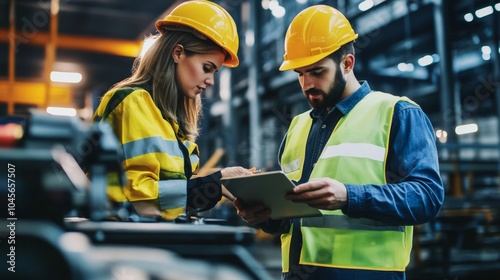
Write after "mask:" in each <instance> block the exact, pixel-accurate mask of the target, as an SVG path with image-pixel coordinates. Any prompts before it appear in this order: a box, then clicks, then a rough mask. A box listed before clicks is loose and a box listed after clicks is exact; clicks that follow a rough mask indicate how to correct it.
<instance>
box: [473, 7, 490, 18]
mask: <svg viewBox="0 0 500 280" xmlns="http://www.w3.org/2000/svg"><path fill="white" fill-rule="evenodd" d="M492 13H493V7H492V6H487V7H484V8H481V9H479V10H477V11H476V12H475V14H476V17H478V18H482V17H485V16H488V15H491V14H492Z"/></svg>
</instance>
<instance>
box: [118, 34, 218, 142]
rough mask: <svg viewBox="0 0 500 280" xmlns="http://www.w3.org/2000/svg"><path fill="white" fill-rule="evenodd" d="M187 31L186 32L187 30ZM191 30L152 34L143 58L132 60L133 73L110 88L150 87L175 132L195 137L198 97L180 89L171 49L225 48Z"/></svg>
mask: <svg viewBox="0 0 500 280" xmlns="http://www.w3.org/2000/svg"><path fill="white" fill-rule="evenodd" d="M186 31H187V32H186ZM200 35H201V34H199V33H198V32H196V31H194V30H192V29H191V30H187V29H186V28H183V29H182V31H171V30H166V31H165V32H164V33H163V34H160V35H154V36H151V37H153V38H155V39H156V41H155V43H154V44H153V46H152V47H151V48H150V49H149V50H148V51H147V53H146V54H145V55H144V56H143V57H142V58H139V57H138V58H137V59H136V60H135V61H134V65H133V68H132V75H131V76H130V77H128V78H126V79H124V80H123V81H121V82H118V83H116V84H115V85H114V86H113V87H112V89H117V88H123V87H134V86H135V87H144V86H145V85H148V86H149V87H151V89H150V90H151V92H150V94H151V96H152V98H153V101H154V102H155V104H156V106H157V107H158V109H159V110H160V111H161V113H162V114H163V117H164V118H165V119H166V120H167V121H169V122H171V123H177V124H178V125H179V131H178V136H179V137H180V138H183V139H188V140H191V141H195V140H196V138H197V137H198V135H199V131H198V120H199V118H200V116H201V107H202V104H201V97H200V96H199V95H197V96H196V98H195V99H188V98H186V97H185V96H184V94H183V93H182V91H181V90H180V88H179V86H178V82H177V76H176V71H175V69H176V64H175V63H174V60H173V58H172V51H173V49H174V47H175V46H176V45H177V44H180V45H182V46H183V47H184V50H185V53H186V55H187V56H190V55H195V54H204V53H209V52H212V51H214V50H219V51H222V52H224V50H223V49H222V48H221V47H220V46H218V45H217V44H215V43H214V42H213V41H211V40H209V39H206V38H205V37H204V36H200Z"/></svg>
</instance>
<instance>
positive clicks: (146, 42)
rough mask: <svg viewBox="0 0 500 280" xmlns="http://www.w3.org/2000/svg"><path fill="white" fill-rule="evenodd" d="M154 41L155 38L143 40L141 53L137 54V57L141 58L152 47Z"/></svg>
mask: <svg viewBox="0 0 500 280" xmlns="http://www.w3.org/2000/svg"><path fill="white" fill-rule="evenodd" d="M155 41H156V38H152V37H148V38H146V39H144V42H142V48H141V53H139V57H143V56H144V54H146V52H147V51H148V50H149V49H150V48H151V46H153V44H154V42H155Z"/></svg>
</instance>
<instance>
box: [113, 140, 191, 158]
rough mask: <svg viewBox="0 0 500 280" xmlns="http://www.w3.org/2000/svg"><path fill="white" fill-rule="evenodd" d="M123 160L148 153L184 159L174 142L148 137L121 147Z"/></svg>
mask: <svg viewBox="0 0 500 280" xmlns="http://www.w3.org/2000/svg"><path fill="white" fill-rule="evenodd" d="M123 152H124V154H125V159H130V158H133V157H136V156H140V155H144V154H149V153H166V154H168V155H170V156H176V157H180V158H184V157H183V156H182V152H181V150H180V149H179V144H178V143H177V141H176V140H165V139H163V138H161V137H149V138H143V139H140V140H136V141H133V142H129V143H126V144H124V145H123Z"/></svg>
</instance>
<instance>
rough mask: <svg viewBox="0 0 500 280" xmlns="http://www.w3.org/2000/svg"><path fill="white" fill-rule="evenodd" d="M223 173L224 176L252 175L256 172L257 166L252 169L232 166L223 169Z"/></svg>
mask: <svg viewBox="0 0 500 280" xmlns="http://www.w3.org/2000/svg"><path fill="white" fill-rule="evenodd" d="M221 173H222V178H227V177H238V176H245V175H252V174H255V168H254V169H253V170H252V169H247V168H244V167H241V166H232V167H226V168H224V169H222V170H221Z"/></svg>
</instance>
